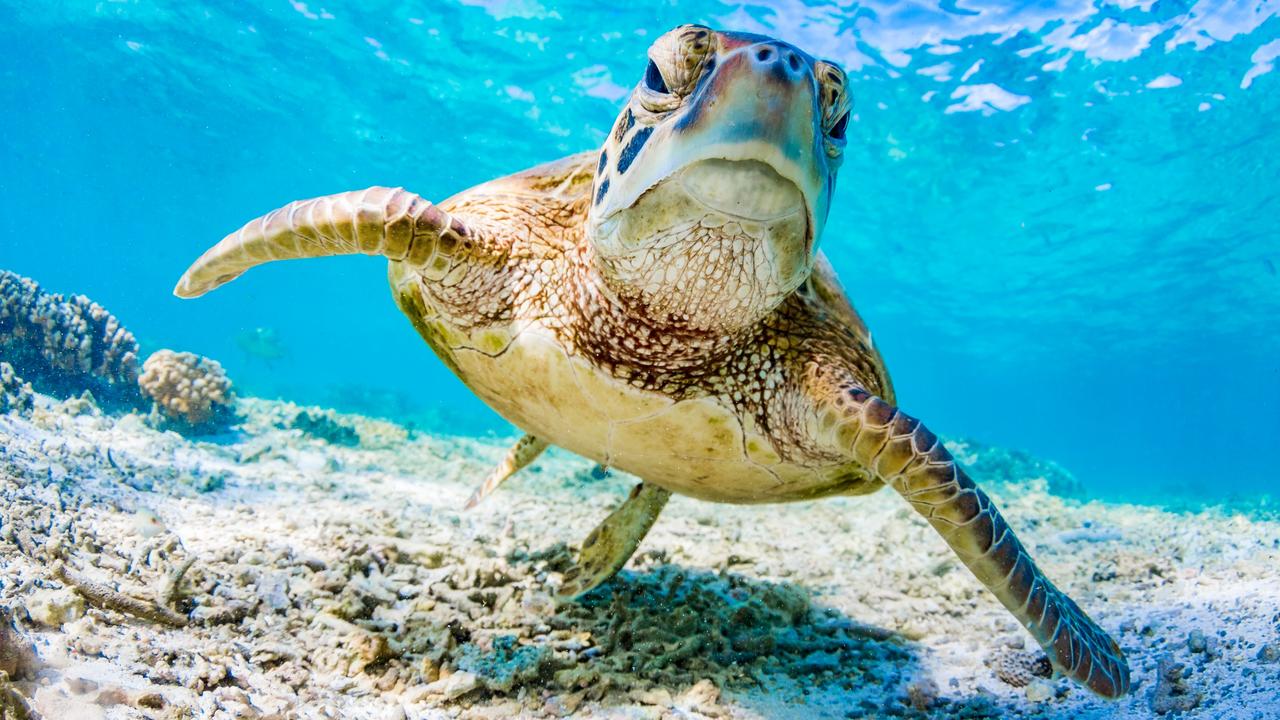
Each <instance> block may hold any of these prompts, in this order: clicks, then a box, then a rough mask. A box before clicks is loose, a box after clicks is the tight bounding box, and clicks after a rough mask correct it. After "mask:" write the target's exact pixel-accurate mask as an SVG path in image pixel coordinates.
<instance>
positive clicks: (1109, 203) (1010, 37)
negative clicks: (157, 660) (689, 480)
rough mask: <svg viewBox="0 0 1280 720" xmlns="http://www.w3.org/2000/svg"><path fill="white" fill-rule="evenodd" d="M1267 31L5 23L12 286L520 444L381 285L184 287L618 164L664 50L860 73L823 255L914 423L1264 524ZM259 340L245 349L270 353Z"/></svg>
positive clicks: (910, 25) (1214, 18)
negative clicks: (281, 224)
mask: <svg viewBox="0 0 1280 720" xmlns="http://www.w3.org/2000/svg"><path fill="white" fill-rule="evenodd" d="M1278 11H1280V3H1276V2H1238V3H1217V2H1199V3H1191V2H1181V3H1164V2H1143V1H1142V0H1119V1H1118V2H1115V3H1105V2H1097V3H1090V2H1080V1H1076V2H1042V3H1036V4H1034V5H1029V4H1023V3H1016V2H1002V3H983V4H981V5H979V4H978V3H976V2H968V1H965V0H960V1H959V2H957V1H956V0H945V1H944V2H941V3H937V4H933V3H925V2H921V3H911V4H892V3H861V4H853V3H845V2H835V3H820V2H808V3H801V2H794V1H787V2H778V3H772V4H766V3H760V4H744V3H732V2H681V3H679V4H678V6H677V4H676V3H674V2H667V3H660V4H653V5H650V6H648V8H647V9H644V8H642V9H622V7H621V4H618V3H607V4H605V3H585V2H551V1H550V0H547V1H546V2H542V3H539V2H535V1H533V0H528V1H519V0H512V1H510V2H505V1H503V0H467V1H466V2H462V3H444V2H377V1H374V2H358V3H357V2H328V1H326V2H306V3H303V2H300V1H298V0H280V1H279V2H266V3H252V4H250V3H229V2H227V3H177V2H170V3H162V2H39V3H35V2H32V3H13V2H0V41H3V46H4V47H5V54H4V59H3V60H0V107H3V108H4V109H5V110H4V112H3V113H0V191H3V197H4V201H5V202H4V204H5V212H4V213H2V214H0V267H3V268H7V269H12V270H15V271H17V272H20V273H22V274H25V275H29V276H31V277H33V278H35V279H36V280H38V281H40V282H41V283H42V284H43V285H45V286H46V287H47V288H49V289H51V290H55V291H63V292H76V293H85V294H87V295H89V296H90V297H92V298H93V299H95V300H97V301H98V302H100V303H102V304H103V305H105V306H106V307H108V308H110V309H111V310H112V311H113V312H114V313H116V314H117V315H118V316H120V318H121V319H122V320H123V321H124V322H125V323H126V324H127V325H128V326H129V327H130V328H131V329H132V330H133V331H134V332H135V333H136V334H137V335H138V336H139V338H140V340H141V341H142V342H143V344H144V349H146V350H152V349H156V348H158V347H173V348H176V349H180V350H192V351H196V352H199V353H203V354H206V355H209V356H211V357H214V358H217V359H219V360H220V361H222V362H223V364H224V365H225V366H226V367H227V368H228V371H229V373H230V375H231V376H232V378H233V379H234V380H235V381H236V383H237V386H238V388H239V389H241V390H242V391H243V392H248V393H255V394H262V395H267V396H277V395H279V396H283V397H287V398H290V399H296V400H300V401H306V402H316V403H324V404H328V405H335V406H338V407H340V408H343V409H349V410H357V411H364V412H372V413H379V414H391V415H395V416H397V417H400V418H403V419H410V420H413V421H414V422H418V423H420V424H424V425H429V426H432V427H436V428H445V429H448V430H450V431H454V432H466V433H490V432H502V433H505V432H507V431H508V428H507V426H506V425H505V423H503V421H502V420H501V419H500V418H498V417H497V416H496V415H494V414H493V413H492V412H490V411H489V410H487V409H486V408H485V407H484V406H483V405H481V404H480V403H479V402H478V401H476V400H474V399H472V398H471V396H470V393H469V392H468V391H466V389H465V388H463V387H462V386H461V384H460V383H459V382H457V381H456V380H455V379H453V377H452V376H450V375H449V374H448V372H447V371H446V370H445V368H444V367H443V365H441V364H440V363H439V362H438V361H437V360H436V359H435V358H434V356H433V355H432V354H431V353H430V351H429V350H428V349H427V348H426V346H425V345H423V344H422V343H421V342H420V341H419V339H418V337H417V335H416V333H415V332H414V331H413V330H412V328H411V327H410V326H409V324H408V323H407V322H406V321H405V320H404V318H403V317H402V316H401V315H400V314H399V313H398V311H397V310H396V309H395V307H394V306H393V304H392V303H391V301H390V298H389V294H388V292H387V289H386V285H385V279H384V275H385V271H384V262H383V261H381V260H379V259H371V258H335V259H326V260H315V261H308V262H304V263H279V264H274V265H270V266H267V267H263V268H260V269H257V270H254V271H253V272H251V273H249V274H248V275H246V276H245V277H244V278H243V279H241V280H239V281H238V282H236V283H233V284H231V285H229V286H227V287H226V288H224V289H221V290H219V291H218V292H216V293H213V294H212V295H209V296H207V297H205V298H202V299H200V300H198V301H192V302H189V301H179V300H177V299H176V298H174V297H173V296H172V295H171V294H170V291H171V289H172V287H173V284H174V282H175V281H176V279H177V277H178V276H179V275H180V274H181V272H182V271H183V270H184V269H185V268H186V266H187V265H188V264H189V262H190V261H191V260H193V259H194V258H195V257H196V256H197V255H199V254H200V253H201V252H203V251H204V250H205V249H206V248H207V247H208V246H209V245H211V244H212V243H213V242H215V241H217V240H218V239H219V238H221V237H222V236H223V235H224V234H226V233H227V232H229V231H231V230H233V229H235V228H237V227H239V226H240V225H241V224H242V223H243V222H245V221H246V220H249V219H251V218H253V217H256V216H258V215H260V214H262V213H264V212H266V211H268V210H271V209H273V208H275V207H277V206H279V205H282V204H284V203H285V202H288V201H290V200H293V199H297V198H302V197H309V196H314V195H320V194H327V193H333V192H339V191H342V190H348V189H356V188H361V187H365V186H367V185H371V184H382V185H403V186H405V187H408V188H410V189H412V190H414V191H416V192H418V193H420V194H421V195H423V196H425V197H427V198H436V199H441V198H444V197H446V196H448V195H450V194H452V193H453V192H455V191H458V190H461V189H463V188H466V187H468V186H470V185H473V184H475V183H478V182H481V181H483V180H485V179H488V178H491V177H494V176H497V175H500V174H504V173H508V172H512V171H516V170H519V169H522V168H524V167H527V166H530V165H533V164H535V163H538V162H542V161H545V160H550V159H554V158H556V157H559V156H563V155H566V154H569V153H572V152H576V151H579V150H584V149H588V148H593V147H596V146H597V145H598V144H599V143H600V142H601V141H602V140H603V138H604V134H605V132H606V131H607V129H608V127H609V125H610V123H611V122H612V119H613V117H614V116H615V114H616V112H617V109H618V107H619V106H620V103H621V102H622V100H623V98H624V97H625V95H626V94H627V93H628V92H629V88H630V87H631V86H633V85H634V83H635V82H637V81H638V80H639V78H640V76H641V74H642V72H643V70H644V64H645V60H644V52H645V48H646V47H647V45H648V44H649V43H650V42H651V41H652V40H653V39H654V38H656V37H657V36H658V35H660V34H661V33H662V32H663V31H665V30H666V29H668V28H669V27H671V26H673V25H676V24H679V23H683V22H695V21H696V22H703V23H707V24H710V25H713V26H717V27H723V28H732V29H740V30H751V31H756V32H762V33H767V34H771V35H775V36H777V37H780V38H781V39H784V40H788V41H791V42H793V43H795V44H797V45H799V46H801V47H802V48H804V49H806V50H808V51H810V52H812V53H813V54H815V55H820V56H825V57H828V58H831V59H834V60H837V61H839V62H841V63H842V64H844V65H845V67H846V68H847V69H848V70H849V72H850V75H851V77H852V79H853V80H854V90H853V92H854V98H855V100H854V102H855V115H854V118H853V122H852V123H851V125H850V129H849V131H848V136H849V138H850V141H849V149H848V151H847V159H846V161H845V166H844V169H843V171H842V174H841V179H840V183H839V188H838V191H837V193H836V198H835V201H834V209H833V211H832V215H831V219H830V222H829V223H828V226H827V232H826V236H825V239H824V241H823V242H824V247H825V249H826V252H827V253H828V254H829V255H830V257H831V259H832V261H833V262H834V264H835V266H836V268H837V270H838V271H839V272H840V274H841V276H842V278H843V279H844V282H845V284H846V286H847V287H848V289H849V291H850V293H851V295H852V297H853V299H854V302H855V303H856V304H857V305H858V307H859V309H860V310H861V312H862V313H863V315H864V316H865V318H866V319H867V321H868V323H869V324H870V326H871V327H872V329H873V331H874V333H875V338H876V342H877V344H878V345H879V346H880V348H881V350H882V352H883V353H884V355H885V358H886V360H887V362H888V364H889V368H890V371H891V373H892V375H893V377H894V380H895V384H896V385H897V388H898V394H899V398H900V401H901V403H902V405H903V406H904V407H905V408H907V409H908V410H910V411H911V412H912V413H914V414H916V415H918V416H920V417H922V418H924V419H925V420H926V421H927V422H929V424H930V425H931V426H932V427H933V428H935V429H936V430H937V431H939V432H942V433H946V434H952V435H960V436H969V437H974V438H977V439H980V440H983V441H985V442H988V443H993V444H998V445H1005V446H1010V447H1017V448H1023V449H1026V450H1029V451H1031V452H1033V453H1037V454H1040V455H1043V456H1046V457H1049V458H1052V459H1054V460H1057V461H1058V462H1060V463H1062V464H1064V465H1065V466H1067V467H1068V468H1070V469H1071V470H1073V471H1074V472H1075V473H1076V474H1077V476H1079V478H1080V480H1081V481H1082V482H1083V483H1084V485H1085V486H1086V488H1088V489H1089V490H1090V491H1091V492H1093V493H1095V494H1098V495H1101V496H1105V497H1111V498H1132V497H1137V498H1146V499H1153V498H1155V499H1160V500H1166V501H1178V500H1179V499H1185V500H1188V501H1191V502H1196V501H1198V500H1197V499H1198V498H1201V499H1202V498H1209V499H1210V500H1211V501H1215V502H1216V501H1221V500H1225V499H1228V498H1231V497H1246V498H1247V497H1256V496H1259V495H1262V494H1264V493H1270V492H1273V488H1274V486H1275V481H1276V480H1277V473H1276V471H1275V465H1274V462H1275V460H1274V458H1275V457H1276V455H1277V450H1280V361H1278V360H1277V357H1280V333H1277V331H1276V324H1277V323H1276V318H1277V317H1280V224H1278V223H1277V218H1278V217H1280V170H1278V169H1277V164H1276V161H1277V159H1278V158H1280V132H1277V131H1278V130H1280V73H1276V72H1273V71H1272V64H1273V61H1274V60H1275V59H1276V58H1277V56H1280V18H1277V17H1275V16H1276V14H1277V12H1278ZM264 336H265V337H269V338H272V340H271V342H268V343H263V342H255V341H254V339H255V338H262V337H264Z"/></svg>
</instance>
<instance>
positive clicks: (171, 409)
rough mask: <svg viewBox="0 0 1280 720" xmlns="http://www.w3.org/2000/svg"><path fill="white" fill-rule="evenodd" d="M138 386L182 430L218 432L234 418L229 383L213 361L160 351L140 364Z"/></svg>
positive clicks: (217, 364) (219, 366) (218, 364)
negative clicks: (140, 372)
mask: <svg viewBox="0 0 1280 720" xmlns="http://www.w3.org/2000/svg"><path fill="white" fill-rule="evenodd" d="M138 385H139V386H140V387H141V388H142V393H143V394H144V395H146V396H147V397H149V398H151V399H152V400H154V401H155V403H156V407H157V409H159V411H160V413H161V414H162V415H163V416H164V417H165V418H166V419H168V420H169V421H171V422H173V423H175V424H176V425H178V426H179V427H181V428H183V429H190V430H199V431H213V430H218V429H220V428H222V427H225V426H226V425H229V424H230V423H231V422H232V421H233V419H234V417H235V413H234V411H233V409H232V403H233V399H234V396H233V395H232V392H231V381H230V380H228V379H227V374H226V373H225V372H223V370H222V365H221V364H220V363H219V362H218V361H216V360H210V359H209V358H205V357H201V356H199V355H196V354H194V353H188V352H183V353H178V352H174V351H172V350H159V351H157V352H155V353H153V354H152V355H151V357H149V358H147V361H146V362H145V363H143V365H142V376H141V377H140V378H138Z"/></svg>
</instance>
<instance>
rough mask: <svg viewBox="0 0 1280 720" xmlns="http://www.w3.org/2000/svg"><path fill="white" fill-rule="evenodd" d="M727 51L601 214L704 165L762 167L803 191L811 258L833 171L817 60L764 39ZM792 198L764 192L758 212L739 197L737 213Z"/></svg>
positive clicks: (766, 210)
mask: <svg viewBox="0 0 1280 720" xmlns="http://www.w3.org/2000/svg"><path fill="white" fill-rule="evenodd" d="M726 37H728V38H730V39H733V36H726ZM727 44H729V45H732V43H727ZM723 47H724V45H723V44H722V48H723ZM726 49H727V52H722V53H721V54H720V55H719V56H718V58H717V62H716V64H715V67H714V68H713V69H712V70H711V71H710V73H709V75H708V76H707V77H705V78H703V80H702V81H701V82H700V83H699V85H698V87H697V89H696V90H695V92H694V94H693V96H691V97H690V98H689V99H688V101H687V102H686V104H685V107H684V108H682V109H681V110H679V111H677V113H676V115H675V117H673V118H671V120H669V121H668V122H665V123H663V124H662V125H660V126H658V127H657V128H655V131H654V133H653V137H652V138H651V139H650V140H649V142H648V143H647V147H646V148H645V156H644V158H643V160H642V161H638V162H636V163H635V166H634V167H632V168H631V174H632V176H631V177H628V178H627V182H626V186H627V187H626V188H625V189H623V188H618V190H621V192H617V193H616V196H615V197H612V198H610V200H611V202H609V203H608V205H609V207H607V208H601V210H602V211H603V212H602V213H601V214H602V215H603V216H604V217H608V216H609V215H611V214H613V213H615V212H618V211H620V210H624V209H626V208H628V207H631V206H632V205H633V204H634V203H635V202H636V200H638V199H639V197H640V196H641V195H643V194H644V193H645V192H646V191H648V190H649V189H650V188H652V187H653V186H654V185H656V184H657V183H659V182H661V181H662V180H664V179H666V178H668V177H671V176H673V175H675V174H677V173H679V172H680V171H681V169H682V168H693V167H694V166H696V165H697V164H699V163H702V162H703V161H727V162H728V163H730V164H731V165H738V164H739V163H742V165H740V166H739V169H740V170H741V171H742V173H750V172H752V171H753V170H758V169H760V166H763V167H765V168H767V169H768V170H769V171H770V172H766V173H756V174H757V175H758V176H760V177H761V178H764V177H768V178H769V179H776V180H777V181H778V182H779V183H783V182H785V183H787V184H789V185H793V186H794V188H795V190H796V191H798V195H799V197H800V198H801V199H802V200H803V202H804V206H805V213H806V216H807V220H808V225H807V233H806V234H807V237H806V238H805V239H806V244H807V250H808V251H809V252H810V253H812V252H813V249H814V244H815V243H816V240H817V238H818V237H819V236H820V235H821V231H822V227H823V225H824V223H825V220H826V215H827V207H828V200H829V196H830V192H829V186H830V181H829V177H830V171H829V167H828V158H827V154H826V151H825V148H824V146H823V142H822V141H823V138H822V133H821V130H820V123H821V111H820V109H819V104H818V97H817V83H816V81H815V80H814V76H813V70H812V63H811V60H810V59H809V58H808V57H807V56H806V55H804V54H803V53H802V52H801V51H799V50H798V49H796V48H794V47H792V46H791V45H788V44H786V43H782V42H777V41H766V40H763V39H761V40H760V41H758V42H751V43H743V44H740V45H738V46H737V47H729V48H726ZM728 167H729V166H726V165H722V168H726V169H727V168H728ZM789 192H790V191H788V190H787V189H785V188H782V187H781V186H779V187H778V188H776V191H775V192H759V193H757V194H756V196H755V197H756V199H757V200H758V201H759V205H757V206H755V207H752V206H750V203H749V202H748V201H750V200H751V199H752V198H751V197H748V196H743V195H739V196H738V197H736V198H735V200H736V201H737V202H738V203H739V206H740V208H741V210H740V212H736V213H735V214H739V215H742V216H745V217H762V216H767V215H769V214H771V213H772V212H774V211H775V210H776V208H774V207H772V206H773V205H776V204H777V203H780V202H782V200H780V198H782V197H784V196H786V195H788V194H789Z"/></svg>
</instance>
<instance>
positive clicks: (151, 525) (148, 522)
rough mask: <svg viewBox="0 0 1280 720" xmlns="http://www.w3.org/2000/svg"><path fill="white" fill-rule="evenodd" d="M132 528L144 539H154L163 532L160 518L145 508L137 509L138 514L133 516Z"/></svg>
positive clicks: (163, 527) (163, 528)
mask: <svg viewBox="0 0 1280 720" xmlns="http://www.w3.org/2000/svg"><path fill="white" fill-rule="evenodd" d="M133 528H134V530H137V531H138V534H139V535H141V536H142V537H144V538H149V537H155V536H156V535H159V534H160V533H162V532H164V531H165V526H164V523H163V522H161V521H160V516H159V515H156V514H155V513H154V512H151V511H150V510H148V509H147V508H139V509H138V512H136V513H134V514H133Z"/></svg>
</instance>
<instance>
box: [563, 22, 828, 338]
mask: <svg viewBox="0 0 1280 720" xmlns="http://www.w3.org/2000/svg"><path fill="white" fill-rule="evenodd" d="M846 85H847V83H846V80H845V74H844V71H843V70H841V69H840V68H839V66H837V65H835V64H833V63H829V62H825V61H822V60H815V59H814V58H812V57H810V56H809V55H807V54H805V53H804V52H802V51H800V50H799V49H797V48H795V47H793V46H791V45H788V44H787V43H784V42H779V41H777V40H773V39H771V38H768V37H764V36H760V35H750V34H745V33H732V32H717V31H714V30H712V29H710V28H706V27H702V26H700V25H683V26H681V27H678V28H676V29H674V30H672V31H670V32H668V33H666V34H665V35H663V36H662V37H660V38H658V39H657V41H655V42H654V43H653V45H652V46H651V47H650V48H649V62H648V66H647V68H646V69H645V71H644V74H643V76H642V77H641V80H640V82H639V84H638V85H637V86H636V88H635V91H634V92H633V93H632V94H631V97H630V99H629V100H628V101H627V105H626V107H625V108H623V110H622V113H621V114H620V115H619V116H618V120H617V122H616V123H615V125H614V127H613V130H612V132H611V133H610V134H609V138H608V140H607V141H606V142H605V145H604V147H603V148H602V149H601V151H600V157H599V164H598V165H597V170H596V177H595V183H594V186H593V195H592V198H591V210H590V213H589V218H588V234H589V239H590V241H591V243H592V246H593V249H594V253H595V261H596V263H597V265H598V267H599V269H600V272H601V274H602V276H603V277H604V280H605V282H606V283H607V284H608V285H609V286H610V288H611V289H612V290H613V291H614V292H616V293H618V294H619V295H621V296H624V297H628V298H631V299H635V300H639V301H641V302H644V303H646V304H647V305H648V306H649V309H650V310H651V311H656V312H658V313H661V314H664V315H665V316H668V317H671V318H673V319H676V320H678V321H681V322H683V323H685V324H687V325H689V326H690V327H693V328H699V329H713V330H725V329H730V328H732V327H733V326H741V325H745V324H749V323H753V322H756V321H757V320H759V319H760V318H762V317H764V315H766V314H767V313H769V312H770V311H772V310H773V309H774V308H775V307H777V305H778V304H779V303H780V302H782V300H783V299H784V298H785V297H786V296H787V295H789V294H790V293H791V292H793V291H794V290H795V289H796V288H797V287H799V286H800V284H801V283H803V282H804V280H805V279H806V278H807V277H808V276H809V273H810V271H811V270H812V268H813V262H814V258H815V254H816V252H817V249H816V247H817V242H818V238H819V237H820V236H821V234H822V228H823V225H824V223H825V222H826V217H827V210H828V206H829V204H830V202H831V195H832V190H833V188H834V185H835V179H836V172H837V170H838V169H839V167H840V162H841V160H842V158H843V155H844V145H845V128H846V125H847V124H848V122H849V107H850V100H849V94H848V92H847V89H846Z"/></svg>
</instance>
